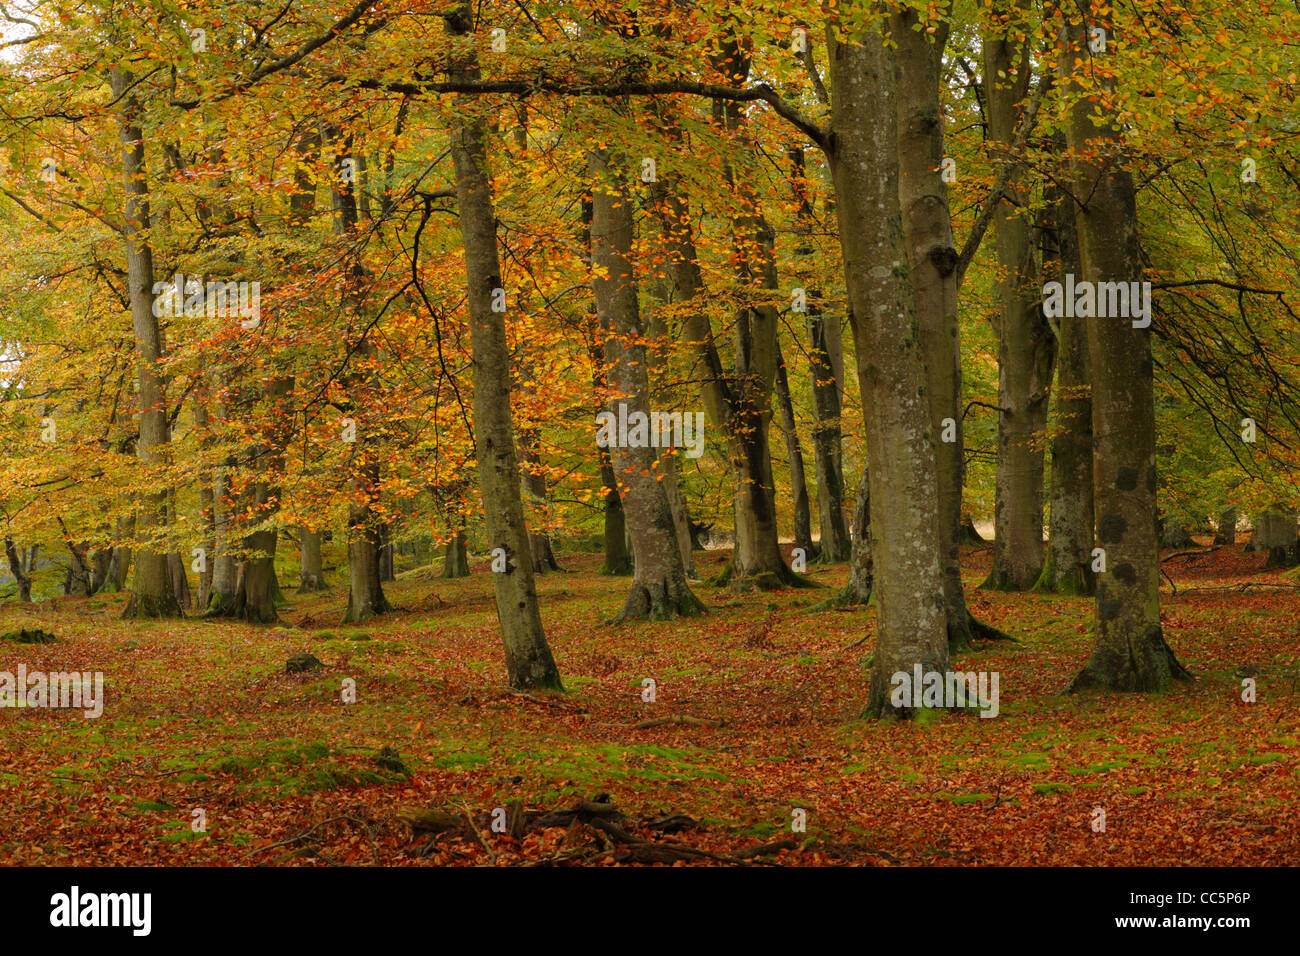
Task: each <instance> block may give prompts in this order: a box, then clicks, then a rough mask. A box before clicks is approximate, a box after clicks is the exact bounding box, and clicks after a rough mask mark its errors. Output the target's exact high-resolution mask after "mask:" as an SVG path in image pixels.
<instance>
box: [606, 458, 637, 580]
mask: <svg viewBox="0 0 1300 956" xmlns="http://www.w3.org/2000/svg"><path fill="white" fill-rule="evenodd" d="M599 454H600V480H601V483H602V484H603V485H604V488H605V563H604V564H603V565H601V568H600V573H601V574H608V575H614V576H616V577H623V576H625V575H628V574H631V573H632V552H631V550H630V549H629V548H628V546H627V519H626V517H625V516H624V514H623V499H622V497H621V496H620V495H619V493H618V476H617V475H615V474H614V466H613V465H612V464H611V463H610V459H609V452H608V451H607V450H606V449H604V448H601V449H599Z"/></svg>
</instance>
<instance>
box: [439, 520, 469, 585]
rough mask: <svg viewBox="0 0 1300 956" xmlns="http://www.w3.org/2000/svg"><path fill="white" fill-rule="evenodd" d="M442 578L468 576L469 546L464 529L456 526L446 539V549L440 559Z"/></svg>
mask: <svg viewBox="0 0 1300 956" xmlns="http://www.w3.org/2000/svg"><path fill="white" fill-rule="evenodd" d="M442 576H443V577H444V578H467V577H469V546H468V542H467V541H466V540H465V529H464V528H457V529H456V532H455V533H454V534H453V535H452V536H451V537H450V538H448V539H447V551H446V554H445V555H444V556H443V560H442Z"/></svg>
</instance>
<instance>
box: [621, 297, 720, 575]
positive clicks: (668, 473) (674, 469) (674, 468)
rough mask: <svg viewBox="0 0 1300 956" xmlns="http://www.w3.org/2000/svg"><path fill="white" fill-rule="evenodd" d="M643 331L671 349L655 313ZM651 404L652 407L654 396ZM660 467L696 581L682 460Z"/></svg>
mask: <svg viewBox="0 0 1300 956" xmlns="http://www.w3.org/2000/svg"><path fill="white" fill-rule="evenodd" d="M663 285H665V286H667V287H668V288H667V289H666V291H665V293H664V295H663V296H661V298H662V300H663V301H665V302H671V301H672V289H671V283H663ZM646 328H647V330H648V331H649V333H650V337H651V338H652V339H654V340H655V342H656V343H658V344H659V345H660V346H661V347H662V348H664V349H667V348H669V347H670V346H669V340H668V329H667V328H666V327H665V325H664V321H663V318H662V317H661V316H660V314H659V312H658V311H657V310H656V311H654V312H652V313H651V314H650V315H649V316H647V318H646ZM651 403H652V404H653V396H652V397H651ZM700 440H701V441H703V436H700ZM660 467H661V468H662V470H663V476H664V480H663V486H664V491H665V492H666V493H667V495H668V510H669V511H671V512H672V516H673V528H674V529H675V530H676V531H677V548H678V550H679V551H681V553H682V567H683V568H684V569H685V570H686V577H687V579H688V580H692V581H697V580H699V575H698V574H697V573H696V571H695V554H694V552H693V550H692V548H691V513H690V509H689V508H687V506H686V495H685V494H684V493H683V491H682V484H681V461H680V459H679V457H678V456H677V455H664V456H663V457H662V458H661V459H660ZM620 507H621V506H620ZM629 573H630V571H629Z"/></svg>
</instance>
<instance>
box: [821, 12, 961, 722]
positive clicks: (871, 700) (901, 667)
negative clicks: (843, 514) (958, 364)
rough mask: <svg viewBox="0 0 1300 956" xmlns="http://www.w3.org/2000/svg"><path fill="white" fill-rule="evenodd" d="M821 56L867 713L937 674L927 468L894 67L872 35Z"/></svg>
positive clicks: (943, 616)
mask: <svg viewBox="0 0 1300 956" xmlns="http://www.w3.org/2000/svg"><path fill="white" fill-rule="evenodd" d="M827 35H828V42H829V45H830V49H831V54H830V73H831V90H832V113H831V130H832V135H831V137H830V141H829V143H828V147H829V148H828V150H827V153H828V157H829V159H830V163H831V171H832V177H833V182H834V188H835V209H836V215H837V218H838V221H839V232H840V243H841V245H842V247H843V253H844V271H845V277H846V280H847V286H848V293H849V304H850V309H851V312H850V317H851V321H852V324H853V333H854V345H855V354H856V359H857V370H858V381H859V383H860V387H861V392H862V404H863V410H864V418H865V432H866V439H867V457H868V462H869V468H868V489H869V496H870V497H869V501H870V508H871V557H872V561H873V565H874V575H875V598H876V605H877V616H876V621H877V624H876V647H875V653H874V658H873V659H874V663H873V666H872V671H871V686H870V693H869V696H868V701H867V707H866V714H867V715H868V716H882V715H885V714H888V713H898V712H904V713H905V712H906V709H905V708H901V707H899V706H896V705H895V704H894V702H893V701H892V700H891V694H890V688H891V678H892V676H893V675H894V674H895V673H898V672H904V673H911V672H912V671H913V669H914V668H915V667H916V666H917V665H920V666H921V668H922V669H923V670H924V671H926V672H929V671H940V672H946V671H947V669H948V620H947V618H948V615H947V610H946V602H945V599H944V573H943V566H942V562H941V560H940V553H939V548H938V547H937V543H938V541H939V537H938V535H939V529H938V520H937V519H938V494H937V488H938V468H937V465H936V459H935V444H934V437H933V434H932V423H931V421H930V417H931V415H930V408H929V402H928V400H927V398H926V395H925V388H926V366H925V358H924V354H923V352H922V347H921V330H920V327H919V325H918V323H917V319H916V307H915V300H914V297H913V293H912V288H911V283H910V281H909V272H910V270H909V267H908V262H909V256H908V255H907V251H906V247H905V242H904V237H903V224H902V212H901V208H900V205H899V184H898V149H897V144H898V132H897V117H898V113H897V93H896V87H895V78H894V61H893V56H892V54H891V52H890V50H889V48H888V47H886V45H885V43H884V39H883V37H882V35H881V33H880V32H879V30H878V29H877V28H874V27H872V26H865V27H862V26H858V27H855V28H854V29H853V32H851V33H849V34H848V35H846V36H845V39H844V40H843V41H841V40H839V39H837V38H836V35H835V31H834V28H833V25H832V27H831V28H828V31H827Z"/></svg>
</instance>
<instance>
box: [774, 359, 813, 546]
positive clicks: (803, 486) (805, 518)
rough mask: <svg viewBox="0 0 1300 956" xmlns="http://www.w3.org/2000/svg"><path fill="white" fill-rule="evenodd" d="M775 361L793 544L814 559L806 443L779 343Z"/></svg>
mask: <svg viewBox="0 0 1300 956" xmlns="http://www.w3.org/2000/svg"><path fill="white" fill-rule="evenodd" d="M776 361H777V366H776V396H777V402H778V403H779V404H780V407H781V431H782V432H783V433H784V434H785V450H786V454H787V455H789V457H790V494H791V497H792V498H793V499H794V546H795V547H796V548H802V549H803V553H804V556H805V557H807V558H811V557H813V556H814V555H815V554H816V551H815V549H814V548H813V540H812V509H811V506H810V505H809V502H808V482H807V480H806V478H805V477H804V467H803V446H802V445H801V444H800V443H799V427H798V423H797V422H796V421H795V419H794V402H793V401H791V399H790V379H789V375H788V373H787V371H786V366H785V356H784V355H782V354H781V346H780V344H778V345H777V347H776Z"/></svg>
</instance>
